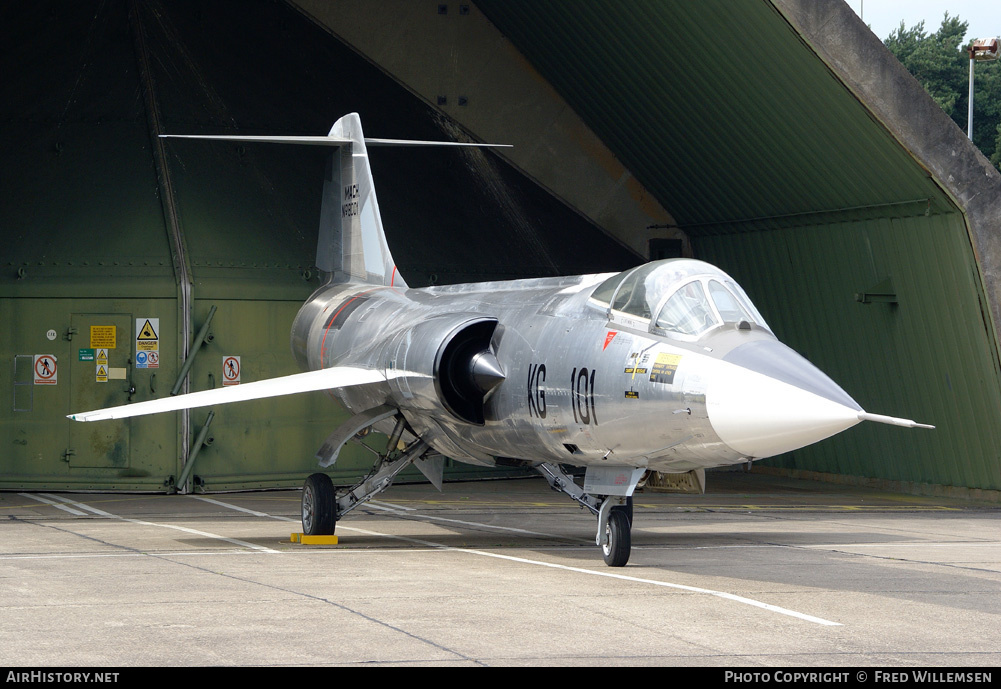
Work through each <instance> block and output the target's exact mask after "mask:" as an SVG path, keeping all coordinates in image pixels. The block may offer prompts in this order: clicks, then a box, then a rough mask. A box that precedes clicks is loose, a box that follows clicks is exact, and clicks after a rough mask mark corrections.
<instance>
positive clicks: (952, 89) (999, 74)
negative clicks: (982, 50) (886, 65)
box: [883, 12, 1001, 169]
mask: <svg viewBox="0 0 1001 689" xmlns="http://www.w3.org/2000/svg"><path fill="white" fill-rule="evenodd" d="M968 28H969V23H968V22H964V21H962V20H960V18H959V17H958V16H957V17H950V16H949V13H948V12H946V13H945V17H944V18H943V19H942V25H941V26H940V27H939V29H938V31H936V32H935V33H933V34H928V33H927V32H926V31H925V23H924V22H919V23H918V24H916V25H915V26H913V27H911V28H910V29H908V28H907V27H905V26H904V23H903V22H900V26H899V27H898V28H897V29H895V30H893V31H891V32H890V35H889V36H888V37H887V38H886V40H884V41H883V43H884V45H886V47H887V48H889V50H890V52H892V53H893V54H894V55H895V56H896V58H897V59H898V60H900V62H901V64H903V65H904V67H906V68H907V71H908V72H910V73H911V74H912V75H913V76H914V77H915V78H916V79H917V80H918V81H919V82H921V84H922V85H923V86H924V87H925V90H926V91H928V93H929V95H931V97H932V98H933V99H934V100H935V102H936V103H938V104H939V106H941V108H942V109H943V110H944V111H945V112H946V113H947V114H948V115H949V116H950V117H952V119H953V121H954V122H955V123H956V124H957V125H959V127H960V128H961V129H962V130H963V131H966V121H967V110H968V103H969V65H970V62H969V56H968V54H967V51H966V48H967V46H968V45H969V41H967V42H964V41H963V37H964V36H965V35H966V31H967V29H968ZM971 40H972V39H971ZM999 64H1001V62H989V63H978V64H977V65H976V66H975V69H974V95H973V143H974V144H975V145H976V146H977V148H979V149H980V151H981V152H982V153H983V154H984V155H985V156H987V157H988V158H990V160H991V162H992V163H993V164H994V165H995V166H998V168H999V169H1001V69H999V67H998V65H999Z"/></svg>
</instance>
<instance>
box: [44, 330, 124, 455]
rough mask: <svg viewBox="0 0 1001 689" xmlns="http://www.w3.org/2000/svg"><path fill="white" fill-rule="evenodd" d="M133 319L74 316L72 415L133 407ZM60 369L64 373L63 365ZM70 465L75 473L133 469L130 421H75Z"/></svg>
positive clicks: (69, 370)
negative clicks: (123, 405) (123, 406)
mask: <svg viewBox="0 0 1001 689" xmlns="http://www.w3.org/2000/svg"><path fill="white" fill-rule="evenodd" d="M132 324H133V319H132V314H130V313H113V314H106V313H74V314H72V315H71V317H70V328H71V330H70V332H71V333H73V339H72V340H71V349H70V361H69V362H67V364H68V366H67V368H68V370H67V371H66V372H67V373H68V374H69V375H68V382H69V385H70V411H71V412H78V411H87V410H90V409H101V408H104V407H115V406H118V405H121V404H128V403H129V402H130V401H132V398H133V396H134V393H133V392H130V391H131V390H132V388H133V356H134V354H133V352H132V344H133V340H134V338H133V332H132V328H133V325H132ZM60 368H63V366H62V362H60ZM69 426H70V430H69V448H68V450H67V456H66V461H67V462H69V465H70V468H71V469H115V470H121V469H127V468H128V467H129V461H130V451H129V436H130V427H131V424H130V423H129V422H128V420H124V419H123V420H121V421H106V422H100V423H76V422H73V421H69Z"/></svg>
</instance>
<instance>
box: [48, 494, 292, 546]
mask: <svg viewBox="0 0 1001 689" xmlns="http://www.w3.org/2000/svg"><path fill="white" fill-rule="evenodd" d="M46 497H50V498H54V499H55V500H59V501H61V502H63V503H65V504H67V505H72V506H73V507H76V508H77V509H81V510H85V511H87V512H90V513H92V514H96V515H98V516H99V517H106V518H108V519H118V520H120V521H123V522H129V523H130V524H138V525H140V526H155V527H157V528H161V529H173V530H175V531H182V532H184V533H188V534H192V535H194V536H203V537H205V538H212V539H215V540H219V541H225V542H227V543H232V544H233V545H238V546H240V547H242V548H250V549H251V550H256V551H259V552H262V553H278V552H280V551H278V550H273V549H271V548H266V547H264V546H260V545H256V544H254V543H248V542H247V541H241V540H239V539H237V538H228V537H226V536H220V535H219V534H214V533H209V532H208V531H199V530H198V529H190V528H188V527H186V526H177V525H176V524H158V523H156V522H148V521H144V520H141V519H131V518H130V517H122V516H120V515H117V514H112V513H111V512H105V511H104V510H101V509H98V508H96V507H91V506H90V505H87V504H85V503H82V502H78V501H76V500H72V499H70V498H67V497H63V496H62V495H48V496H46ZM81 514H82V513H81Z"/></svg>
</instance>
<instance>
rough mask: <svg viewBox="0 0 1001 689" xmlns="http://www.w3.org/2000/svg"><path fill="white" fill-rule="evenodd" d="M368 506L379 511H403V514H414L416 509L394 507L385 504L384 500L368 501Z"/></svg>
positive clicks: (389, 503) (394, 505)
mask: <svg viewBox="0 0 1001 689" xmlns="http://www.w3.org/2000/svg"><path fill="white" fill-rule="evenodd" d="M368 504H369V506H371V507H376V508H378V509H380V510H403V511H404V512H414V511H415V510H416V509H417V508H416V507H404V506H403V505H396V504H394V503H391V502H385V501H384V500H369V501H368Z"/></svg>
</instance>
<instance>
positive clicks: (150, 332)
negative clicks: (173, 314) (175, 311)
mask: <svg viewBox="0 0 1001 689" xmlns="http://www.w3.org/2000/svg"><path fill="white" fill-rule="evenodd" d="M159 332H160V319H159V318H137V319H136V368H158V367H159V364H157V363H156V362H157V361H159V352H160V335H159V334H158V333H159ZM143 352H145V353H146V356H144V357H142V358H141V360H140V356H139V354H140V353H143ZM153 353H155V354H156V355H157V356H156V357H154V360H153V363H154V364H155V365H150V359H149V355H150V354H153Z"/></svg>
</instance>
